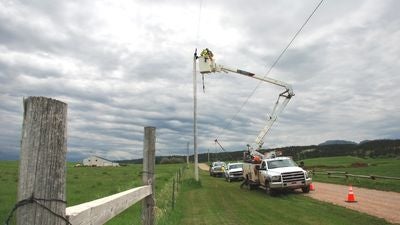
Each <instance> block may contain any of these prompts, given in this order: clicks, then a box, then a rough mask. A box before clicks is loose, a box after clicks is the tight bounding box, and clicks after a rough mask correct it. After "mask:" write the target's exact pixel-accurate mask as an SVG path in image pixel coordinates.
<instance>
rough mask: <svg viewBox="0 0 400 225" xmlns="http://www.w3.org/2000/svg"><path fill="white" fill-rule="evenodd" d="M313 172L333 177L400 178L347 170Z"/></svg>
mask: <svg viewBox="0 0 400 225" xmlns="http://www.w3.org/2000/svg"><path fill="white" fill-rule="evenodd" d="M312 173H313V174H322V175H328V177H331V178H345V179H348V178H349V177H356V178H366V179H372V180H376V179H387V180H400V177H389V176H379V175H360V174H351V173H348V172H346V171H312Z"/></svg>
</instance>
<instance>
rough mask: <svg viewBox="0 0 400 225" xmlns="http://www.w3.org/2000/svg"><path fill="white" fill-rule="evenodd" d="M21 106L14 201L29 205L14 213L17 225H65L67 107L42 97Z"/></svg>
mask: <svg viewBox="0 0 400 225" xmlns="http://www.w3.org/2000/svg"><path fill="white" fill-rule="evenodd" d="M23 104H24V118H23V124H22V140H21V154H20V165H19V182H18V201H21V200H25V199H30V202H29V204H26V205H22V206H20V207H19V208H18V209H17V225H39V224H40V225H65V224H66V222H65V221H64V220H63V219H62V218H65V207H66V203H65V155H66V152H67V104H65V103H63V102H60V101H57V100H54V99H50V98H45V97H29V98H27V99H24V101H23ZM43 206H45V207H47V208H48V209H49V210H51V211H52V212H53V213H54V214H53V213H51V212H50V211H49V210H46V209H45V208H44V207H43ZM55 214H57V215H59V216H60V217H58V216H56V215H55ZM61 217H62V218H61Z"/></svg>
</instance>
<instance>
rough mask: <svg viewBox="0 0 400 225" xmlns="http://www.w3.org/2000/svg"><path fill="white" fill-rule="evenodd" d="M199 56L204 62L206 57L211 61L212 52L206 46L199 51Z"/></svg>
mask: <svg viewBox="0 0 400 225" xmlns="http://www.w3.org/2000/svg"><path fill="white" fill-rule="evenodd" d="M200 56H202V57H204V62H206V61H207V59H210V60H211V61H212V60H213V56H214V54H213V53H212V52H211V51H210V50H209V49H208V48H206V49H204V50H203V51H201V54H200Z"/></svg>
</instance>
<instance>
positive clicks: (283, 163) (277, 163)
mask: <svg viewBox="0 0 400 225" xmlns="http://www.w3.org/2000/svg"><path fill="white" fill-rule="evenodd" d="M291 166H297V165H296V163H295V162H293V160H291V159H279V160H273V161H268V168H269V169H275V168H281V167H291Z"/></svg>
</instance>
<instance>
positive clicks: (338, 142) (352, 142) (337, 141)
mask: <svg viewBox="0 0 400 225" xmlns="http://www.w3.org/2000/svg"><path fill="white" fill-rule="evenodd" d="M356 144H357V143H356V142H354V141H345V140H328V141H325V142H322V143H321V144H319V146H322V145H356Z"/></svg>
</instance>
